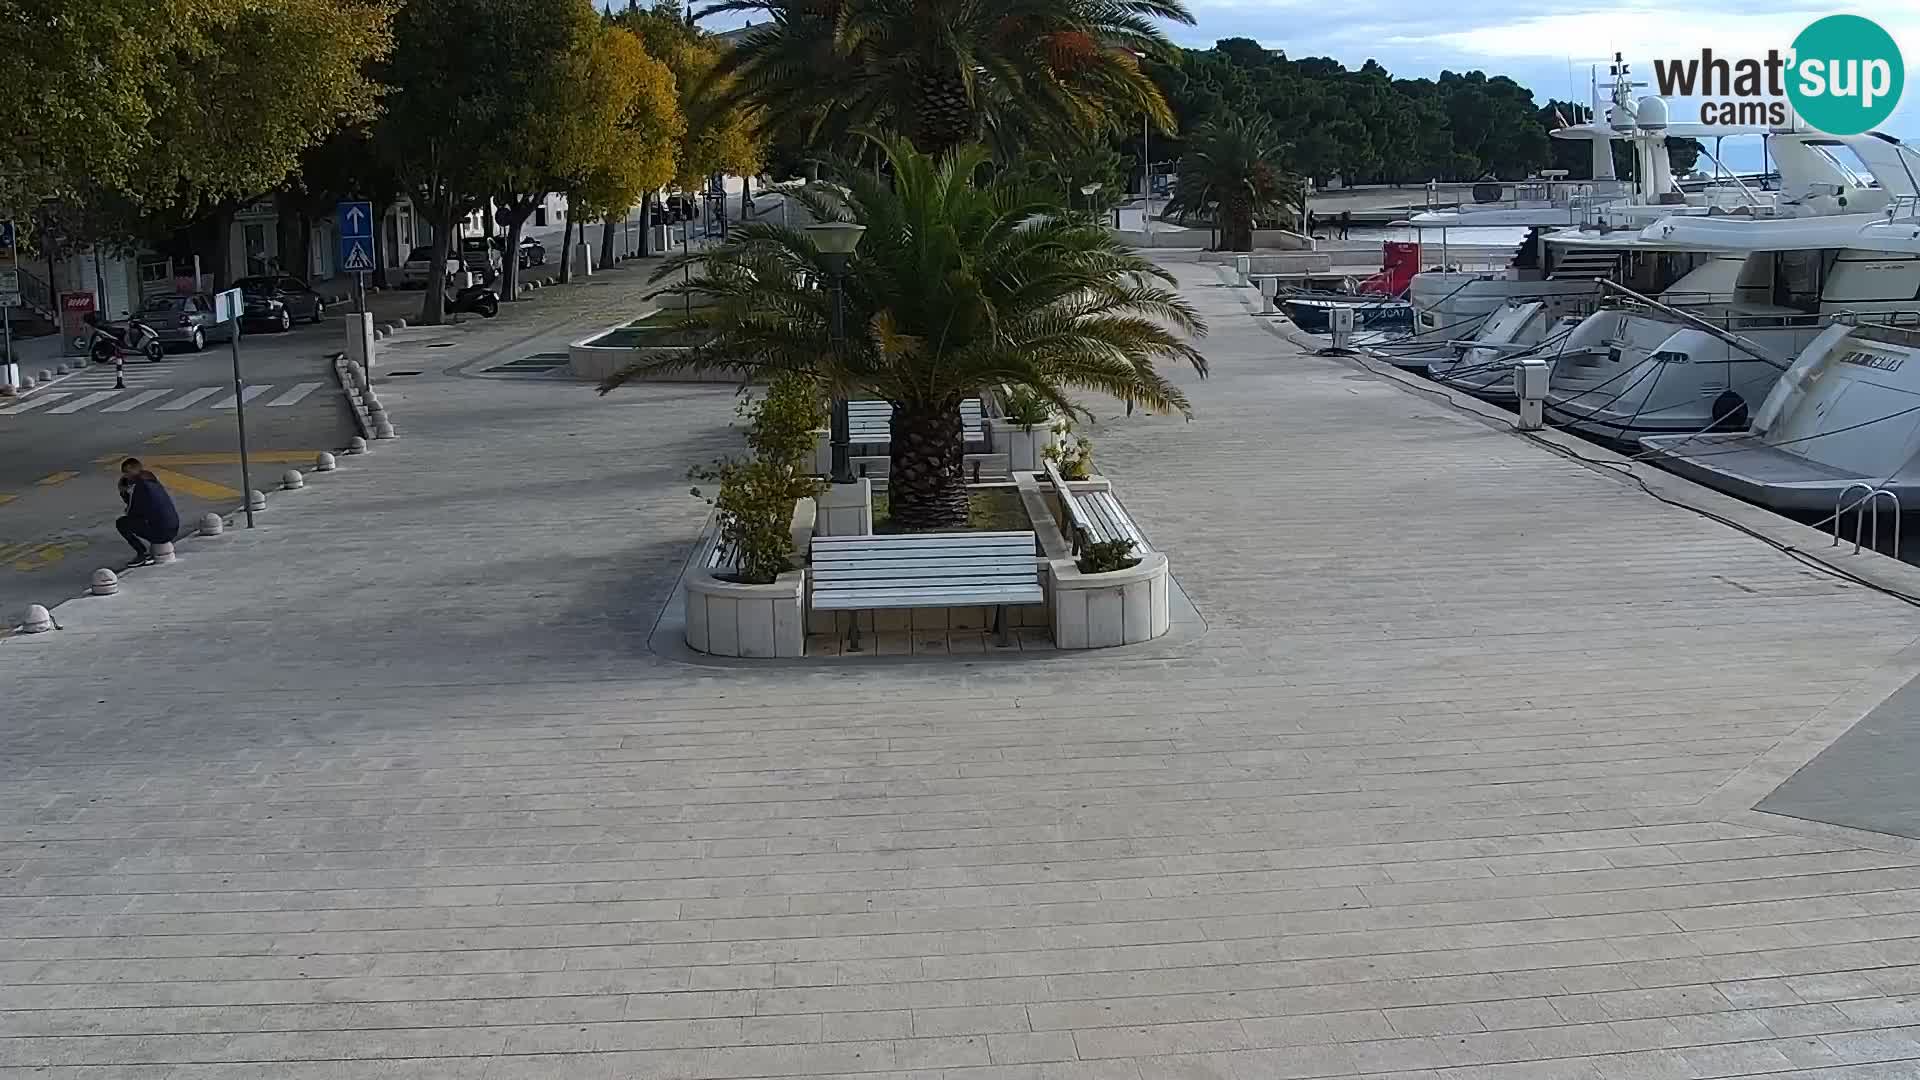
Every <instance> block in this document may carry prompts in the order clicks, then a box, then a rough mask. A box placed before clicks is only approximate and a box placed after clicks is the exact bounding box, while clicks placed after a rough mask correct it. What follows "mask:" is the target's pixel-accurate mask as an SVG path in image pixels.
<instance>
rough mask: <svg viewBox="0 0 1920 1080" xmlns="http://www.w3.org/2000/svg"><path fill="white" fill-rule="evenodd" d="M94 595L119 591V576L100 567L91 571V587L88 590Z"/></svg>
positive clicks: (111, 593)
mask: <svg viewBox="0 0 1920 1080" xmlns="http://www.w3.org/2000/svg"><path fill="white" fill-rule="evenodd" d="M89 591H91V592H92V593H93V595H95V596H112V595H113V594H114V593H117V592H119V591H120V576H119V575H118V574H115V573H114V572H113V571H111V570H108V569H106V568H105V567H102V568H101V569H99V570H95V571H94V572H93V588H92V589H91V590H89Z"/></svg>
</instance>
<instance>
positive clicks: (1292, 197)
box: [1167, 116, 1300, 251]
mask: <svg viewBox="0 0 1920 1080" xmlns="http://www.w3.org/2000/svg"><path fill="white" fill-rule="evenodd" d="M1283 149H1284V146H1283V144H1282V143H1281V142H1280V139H1279V138H1278V136H1276V135H1275V134H1274V131H1273V126H1272V125H1271V124H1270V123H1268V121H1267V119H1266V117H1264V116H1255V117H1253V118H1252V119H1246V118H1243V117H1234V118H1233V119H1231V120H1228V121H1227V122H1226V123H1224V124H1221V123H1209V124H1206V125H1205V126H1203V127H1201V128H1200V130H1199V131H1196V132H1194V133H1193V135H1192V136H1190V137H1189V138H1188V140H1187V152H1186V153H1185V154H1182V155H1181V157H1180V165H1179V167H1178V169H1177V170H1176V172H1175V178H1174V192H1173V198H1172V199H1171V200H1170V201H1169V202H1168V204H1167V210H1168V212H1169V213H1175V214H1180V215H1183V216H1184V215H1186V214H1195V215H1198V216H1201V217H1205V218H1208V219H1210V220H1212V221H1213V222H1214V224H1216V225H1218V226H1219V227H1220V247H1221V248H1222V249H1224V250H1227V251H1252V250H1253V229H1254V225H1255V223H1256V222H1259V221H1261V220H1272V219H1275V218H1280V217H1285V216H1289V215H1291V214H1292V212H1293V210H1294V208H1295V206H1296V204H1297V202H1298V199H1299V190H1300V181H1299V180H1298V179H1296V178H1294V177H1290V176H1288V175H1287V174H1286V173H1285V171H1284V170H1282V169H1281V167H1280V155H1281V152H1282V151H1283Z"/></svg>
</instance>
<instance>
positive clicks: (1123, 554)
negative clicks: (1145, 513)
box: [1074, 540, 1140, 574]
mask: <svg viewBox="0 0 1920 1080" xmlns="http://www.w3.org/2000/svg"><path fill="white" fill-rule="evenodd" d="M1139 565H1140V560H1139V558H1137V557H1136V556H1135V555H1134V554H1133V541H1131V540H1102V541H1099V542H1098V543H1093V544H1088V545H1086V546H1085V547H1083V548H1081V549H1080V557H1079V558H1078V559H1076V560H1074V566H1076V567H1078V568H1079V570H1080V572H1081V573H1083V574H1111V573H1113V572H1114V571H1116V570H1130V569H1132V568H1133V567H1136V566H1139Z"/></svg>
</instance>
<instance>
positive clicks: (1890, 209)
mask: <svg viewBox="0 0 1920 1080" xmlns="http://www.w3.org/2000/svg"><path fill="white" fill-rule="evenodd" d="M1887 220H1889V221H1903V222H1906V223H1908V224H1916V223H1920V195H1895V196H1894V197H1893V201H1892V202H1890V203H1888V204H1887Z"/></svg>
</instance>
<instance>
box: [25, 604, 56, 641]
mask: <svg viewBox="0 0 1920 1080" xmlns="http://www.w3.org/2000/svg"><path fill="white" fill-rule="evenodd" d="M20 629H21V631H22V632H24V633H28V634H44V633H46V632H47V631H49V630H51V629H53V616H52V615H50V614H48V613H47V609H46V608H43V607H41V606H40V605H39V604H28V605H27V615H26V618H24V619H22V620H20Z"/></svg>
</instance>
